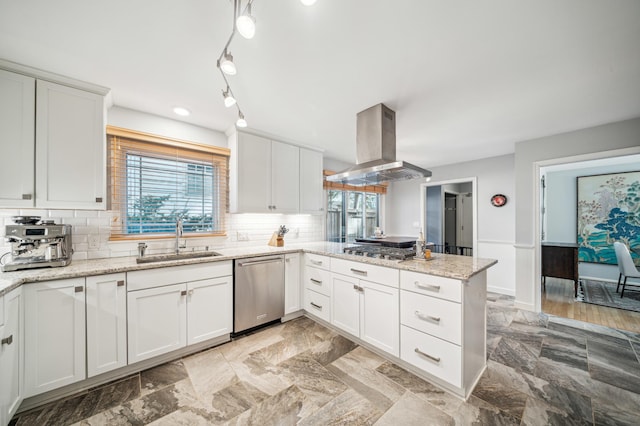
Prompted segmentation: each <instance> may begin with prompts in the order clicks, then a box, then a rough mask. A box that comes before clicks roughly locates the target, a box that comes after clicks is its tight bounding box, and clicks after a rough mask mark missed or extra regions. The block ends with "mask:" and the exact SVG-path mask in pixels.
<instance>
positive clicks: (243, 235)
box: [238, 231, 249, 241]
mask: <svg viewBox="0 0 640 426" xmlns="http://www.w3.org/2000/svg"><path fill="white" fill-rule="evenodd" d="M238 241H249V233H248V232H240V231H238Z"/></svg>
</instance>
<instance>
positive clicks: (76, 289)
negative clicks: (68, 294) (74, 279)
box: [73, 285, 84, 293]
mask: <svg viewBox="0 0 640 426" xmlns="http://www.w3.org/2000/svg"><path fill="white" fill-rule="evenodd" d="M73 291H74V292H76V293H82V292H83V291H84V287H83V286H81V285H79V286H77V287H75V288H74V289H73Z"/></svg>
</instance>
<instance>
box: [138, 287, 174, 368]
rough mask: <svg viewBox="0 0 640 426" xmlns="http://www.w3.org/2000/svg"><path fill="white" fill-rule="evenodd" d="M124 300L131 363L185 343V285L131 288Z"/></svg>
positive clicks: (160, 353)
mask: <svg viewBox="0 0 640 426" xmlns="http://www.w3.org/2000/svg"><path fill="white" fill-rule="evenodd" d="M127 301H128V312H129V321H128V329H129V363H130V364H133V363H134V362H138V361H142V360H145V359H148V358H152V357H154V356H157V355H162V354H164V353H167V352H171V351H173V350H176V349H180V348H183V347H185V346H186V344H187V285H186V284H174V285H167V286H163V287H154V288H149V289H145V290H138V291H130V292H129V293H128V297H127Z"/></svg>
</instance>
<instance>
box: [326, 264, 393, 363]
mask: <svg viewBox="0 0 640 426" xmlns="http://www.w3.org/2000/svg"><path fill="white" fill-rule="evenodd" d="M398 297H399V290H398V289H397V288H394V287H390V286H386V285H382V284H377V283H373V282H370V281H365V280H359V279H356V278H353V277H348V276H344V275H340V274H333V278H332V298H331V323H332V324H333V325H335V326H336V327H338V328H340V329H342V330H344V331H346V332H347V333H350V334H352V335H354V336H356V337H359V338H360V339H362V340H364V341H365V342H367V343H371V344H372V345H374V346H375V347H377V348H379V349H382V350H384V351H385V352H388V353H390V354H392V355H394V356H399V353H400V349H399V347H400V336H399V316H398V315H399V301H398Z"/></svg>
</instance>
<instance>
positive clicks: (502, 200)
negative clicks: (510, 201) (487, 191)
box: [491, 194, 507, 207]
mask: <svg viewBox="0 0 640 426" xmlns="http://www.w3.org/2000/svg"><path fill="white" fill-rule="evenodd" d="M491 204H492V205H493V206H494V207H502V206H504V205H505V204H507V196H506V195H502V194H496V195H494V196H493V197H491Z"/></svg>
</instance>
